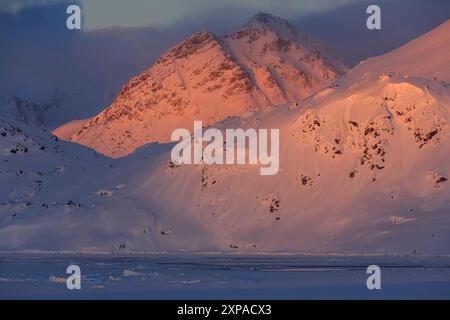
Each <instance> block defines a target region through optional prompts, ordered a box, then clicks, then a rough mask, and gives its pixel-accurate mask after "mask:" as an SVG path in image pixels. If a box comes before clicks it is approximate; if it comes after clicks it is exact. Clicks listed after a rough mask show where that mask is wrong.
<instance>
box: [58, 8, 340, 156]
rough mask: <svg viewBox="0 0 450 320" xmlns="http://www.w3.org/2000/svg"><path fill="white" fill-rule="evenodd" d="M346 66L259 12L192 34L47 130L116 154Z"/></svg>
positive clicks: (318, 83) (312, 86)
mask: <svg viewBox="0 0 450 320" xmlns="http://www.w3.org/2000/svg"><path fill="white" fill-rule="evenodd" d="M346 70H347V69H346V67H345V66H344V65H343V64H342V63H341V62H339V61H338V60H337V59H336V58H334V57H333V56H332V55H331V54H330V53H329V52H328V51H327V50H326V49H324V48H322V47H321V46H320V45H319V44H318V43H316V42H314V41H313V40H311V39H309V38H308V37H307V36H305V35H303V34H301V33H300V32H298V31H296V30H295V29H294V28H293V27H292V26H291V25H290V24H289V23H288V22H287V21H285V20H282V19H280V18H278V17H275V16H272V15H269V14H263V13H260V14H257V15H256V16H255V17H253V18H252V19H251V20H250V21H249V22H248V23H247V24H246V25H245V26H243V27H242V28H241V29H240V30H239V31H238V32H234V33H232V34H229V35H227V36H225V37H218V36H216V35H214V34H212V33H210V32H199V33H197V34H194V35H193V36H191V37H190V38H188V39H187V40H185V41H183V42H182V43H180V44H178V45H177V46H175V47H173V48H171V49H169V50H168V51H167V52H165V53H164V54H163V55H162V56H161V57H160V58H159V59H158V60H157V62H156V63H155V64H154V65H152V66H151V67H150V68H149V69H147V70H145V71H144V72H142V73H141V74H139V75H137V76H136V77H134V78H133V79H131V80H130V81H129V82H128V83H127V84H126V85H125V86H124V87H123V88H122V91H121V92H120V93H119V95H118V96H117V98H116V99H115V101H114V102H113V104H112V105H111V106H110V107H109V108H107V109H106V110H105V111H103V112H102V113H100V114H99V115H98V116H96V117H94V118H92V119H89V120H88V121H86V122H84V123H81V122H77V123H75V124H74V123H70V124H68V125H67V126H68V127H70V128H69V129H68V128H67V126H63V127H61V128H58V129H56V130H55V131H54V133H55V134H56V135H57V136H59V137H60V138H62V139H68V140H70V141H74V142H78V143H80V144H83V145H86V146H89V147H91V148H93V149H95V150H97V151H98V152H100V153H103V154H105V155H107V156H110V157H121V156H125V155H127V154H129V153H131V152H133V151H134V150H135V149H136V148H138V147H140V146H142V145H144V144H147V143H150V142H168V141H170V134H171V132H172V131H173V130H174V129H176V128H183V127H187V126H189V127H190V124H191V123H192V122H193V120H202V121H203V123H204V124H206V125H211V124H213V123H216V122H218V121H221V120H223V119H225V118H226V117H229V116H241V115H244V114H246V113H248V112H253V111H261V110H264V109H265V108H267V107H268V106H272V105H281V104H286V103H289V102H292V101H295V100H299V99H302V98H305V97H307V96H309V95H311V94H312V93H314V92H316V91H318V90H319V89H321V88H323V87H325V86H327V85H329V84H330V83H331V82H332V81H334V80H335V79H336V78H338V77H339V76H340V75H342V74H343V73H345V72H346ZM73 129H76V130H75V132H74V130H73Z"/></svg>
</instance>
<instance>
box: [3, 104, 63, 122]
mask: <svg viewBox="0 0 450 320" xmlns="http://www.w3.org/2000/svg"><path fill="white" fill-rule="evenodd" d="M55 107H56V105H51V104H38V103H35V102H30V101H27V100H24V99H21V98H19V97H12V98H10V99H8V100H0V115H2V116H3V117H5V118H8V119H11V120H14V121H18V122H21V123H23V124H24V125H30V126H36V127H39V128H44V127H45V126H46V113H47V111H48V110H50V109H54V108H55Z"/></svg>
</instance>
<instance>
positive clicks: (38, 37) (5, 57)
mask: <svg viewBox="0 0 450 320" xmlns="http://www.w3.org/2000/svg"><path fill="white" fill-rule="evenodd" d="M80 1H81V2H80ZM80 1H78V3H79V4H80V5H81V7H82V11H83V31H82V32H77V31H75V32H74V31H68V30H67V29H66V26H65V20H66V17H67V15H66V7H67V5H68V3H77V1H75V0H72V1H65V0H1V1H0V70H1V72H0V98H8V97H10V96H13V95H18V96H21V97H24V98H26V99H31V100H37V101H45V100H46V99H48V97H49V96H50V95H51V94H52V92H54V91H55V90H60V91H64V92H68V91H72V92H73V91H76V92H78V91H83V90H84V91H86V92H90V94H86V96H88V98H86V101H84V103H86V104H89V105H90V108H88V111H87V113H86V114H85V116H89V115H92V114H95V113H96V112H98V111H100V110H102V109H103V108H104V107H105V104H108V103H110V102H111V101H110V100H112V98H113V97H114V94H115V93H116V92H117V90H119V89H120V87H121V86H122V85H123V84H124V83H125V82H126V81H127V80H128V79H129V78H130V77H131V76H133V75H135V74H136V73H138V72H139V71H141V70H143V69H144V68H146V67H148V66H149V65H150V64H151V63H152V62H153V61H154V60H155V59H156V58H157V57H158V56H159V55H160V54H161V53H162V52H163V51H164V50H165V49H167V48H168V47H170V46H172V45H174V44H176V43H177V42H179V41H181V40H182V39H184V38H185V37H186V36H188V35H190V34H192V33H194V32H197V31H201V30H210V31H212V32H215V33H217V34H219V35H222V34H225V33H227V32H230V31H233V30H235V29H236V28H238V27H239V26H241V25H243V24H244V23H245V22H246V21H247V20H249V19H250V18H251V17H252V16H253V15H254V14H255V13H257V12H269V13H272V14H275V15H279V16H281V17H282V18H285V19H288V20H289V21H290V22H291V23H292V24H293V25H294V26H295V27H296V28H298V29H299V30H301V31H303V32H305V33H308V34H310V35H312V36H313V37H315V38H317V39H318V40H320V41H321V42H322V43H324V44H325V45H326V46H327V47H329V48H330V49H331V50H332V51H333V52H334V53H335V54H336V55H337V56H338V57H340V58H341V59H342V60H343V61H344V62H345V63H347V64H348V65H354V64H356V63H357V62H359V61H361V60H362V59H365V58H367V57H370V56H375V55H378V54H382V53H384V52H388V51H390V50H392V49H394V48H396V47H398V46H400V45H402V44H404V43H405V42H407V41H409V40H411V39H413V38H415V37H417V36H418V35H421V34H423V33H425V32H426V31H429V30H431V29H433V28H434V27H436V26H437V25H439V24H440V23H442V22H443V21H445V20H447V19H449V18H450V1H448V0H381V1H366V0H277V1H273V0H158V1H152V0H127V1H123V0H85V1H84V0H80ZM369 4H378V5H380V7H381V10H382V30H381V31H369V30H367V28H366V26H365V21H366V18H367V14H366V13H365V10H366V8H367V6H368V5H369Z"/></svg>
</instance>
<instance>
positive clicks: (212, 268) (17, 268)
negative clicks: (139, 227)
mask: <svg viewBox="0 0 450 320" xmlns="http://www.w3.org/2000/svg"><path fill="white" fill-rule="evenodd" d="M73 264H75V265H78V266H79V267H80V269H81V290H68V289H67V287H66V283H65V278H66V277H67V276H68V275H67V274H66V268H67V267H68V266H69V265H73ZM369 265H378V266H380V268H381V289H380V290H368V289H367V286H366V280H367V278H368V276H369V275H368V274H367V273H366V269H367V267H368V266H369ZM0 299H3V300H4V299H182V300H185V299H187V300H191V299H450V257H447V256H445V257H443V256H433V257H424V256H414V255H413V256H382V255H369V256H362V255H350V256H345V255H278V256H277V255H252V256H248V255H222V254H208V255H199V254H175V255H170V254H157V255H155V254H152V255H140V256H107V255H61V254H52V255H42V254H0Z"/></svg>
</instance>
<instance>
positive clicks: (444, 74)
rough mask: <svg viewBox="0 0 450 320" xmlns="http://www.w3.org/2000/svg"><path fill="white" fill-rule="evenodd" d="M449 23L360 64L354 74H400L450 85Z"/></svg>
mask: <svg viewBox="0 0 450 320" xmlns="http://www.w3.org/2000/svg"><path fill="white" fill-rule="evenodd" d="M449 39H450V20H447V21H446V22H444V23H443V24H441V25H440V26H438V27H437V28H435V29H433V30H431V31H430V32H428V33H426V34H424V35H422V36H420V37H418V38H416V39H414V40H412V41H410V42H408V43H407V44H405V45H403V46H401V47H400V48H398V49H396V50H393V51H391V52H389V53H386V54H384V55H382V56H378V57H374V58H370V59H368V60H366V61H364V62H361V63H360V64H359V65H358V66H356V67H355V68H353V70H352V71H351V74H352V75H355V76H361V75H362V74H364V73H365V72H373V71H375V70H376V71H377V72H400V73H402V74H405V75H410V76H416V77H422V78H427V79H437V80H442V81H445V82H447V83H450V40H449Z"/></svg>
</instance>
